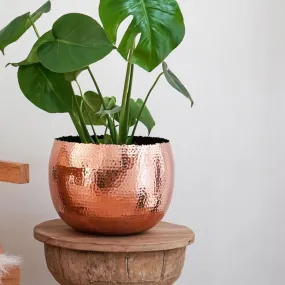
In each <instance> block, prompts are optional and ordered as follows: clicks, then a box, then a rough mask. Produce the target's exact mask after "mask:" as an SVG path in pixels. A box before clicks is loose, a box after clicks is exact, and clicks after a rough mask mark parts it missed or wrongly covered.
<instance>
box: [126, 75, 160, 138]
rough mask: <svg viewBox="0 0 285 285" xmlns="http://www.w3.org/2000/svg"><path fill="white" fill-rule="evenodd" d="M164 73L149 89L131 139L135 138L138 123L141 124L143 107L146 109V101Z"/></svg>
mask: <svg viewBox="0 0 285 285" xmlns="http://www.w3.org/2000/svg"><path fill="white" fill-rule="evenodd" d="M162 75H163V72H161V73H160V74H159V75H158V76H157V78H156V80H155V82H154V83H153V85H152V86H151V88H150V90H149V92H148V94H147V96H146V98H145V100H144V102H143V105H142V107H141V110H140V112H139V115H138V118H137V121H136V124H135V126H134V129H133V132H132V136H131V141H133V139H134V136H135V133H136V130H137V127H138V124H139V120H140V118H141V115H142V112H143V109H144V107H145V105H146V103H147V101H148V99H149V96H150V94H151V92H152V91H153V89H154V87H155V86H156V84H157V83H158V81H159V79H160V77H161V76H162Z"/></svg>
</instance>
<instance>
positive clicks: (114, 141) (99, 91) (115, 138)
mask: <svg viewBox="0 0 285 285" xmlns="http://www.w3.org/2000/svg"><path fill="white" fill-rule="evenodd" d="M87 70H88V72H89V74H90V76H91V78H92V81H93V83H94V85H95V87H96V90H97V92H98V94H99V96H100V98H101V102H102V106H103V108H104V110H105V111H106V110H107V106H106V104H105V102H104V97H103V95H102V92H101V90H100V88H99V85H98V83H97V81H96V79H95V77H94V75H93V73H92V71H91V69H90V67H89V66H88V68H87ZM107 119H108V125H109V128H110V134H111V138H112V141H113V143H115V144H116V143H117V132H116V129H115V126H114V124H113V122H112V119H111V118H110V116H108V115H107Z"/></svg>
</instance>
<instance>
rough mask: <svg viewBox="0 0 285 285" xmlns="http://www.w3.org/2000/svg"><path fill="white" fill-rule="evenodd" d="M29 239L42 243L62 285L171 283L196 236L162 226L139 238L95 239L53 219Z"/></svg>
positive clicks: (157, 284)
mask: <svg viewBox="0 0 285 285" xmlns="http://www.w3.org/2000/svg"><path fill="white" fill-rule="evenodd" d="M34 237H35V239H37V240H38V241H41V242H43V243H44V244H45V255H46V262H47V266H48V269H49V271H50V272H51V274H52V275H53V277H54V278H55V279H56V281H57V282H59V283H60V284H61V285H90V284H94V285H115V284H120V285H125V284H130V283H131V284H133V285H171V284H173V283H174V282H175V281H176V280H177V279H178V278H179V277H180V274H181V272H182V269H183V265H184V261H185V251H186V247H187V246H188V245H190V244H191V243H193V242H194V239H195V234H194V233H193V232H192V231H191V230H190V229H188V228H186V227H183V226H179V225H174V224H170V223H164V222H161V223H160V224H158V225H157V226H156V227H154V228H153V229H152V230H150V231H148V232H146V233H143V234H139V235H133V236H125V237H111V236H97V235H89V234H83V233H79V232H76V231H74V230H73V229H72V228H70V227H69V226H67V225H66V224H65V223H64V222H63V221H62V220H53V221H47V222H44V223H42V224H40V225H38V226H36V227H35V231H34Z"/></svg>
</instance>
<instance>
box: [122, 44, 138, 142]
mask: <svg viewBox="0 0 285 285" xmlns="http://www.w3.org/2000/svg"><path fill="white" fill-rule="evenodd" d="M134 45H135V43H134V44H133V46H132V48H131V50H130V53H129V58H128V65H127V71H126V78H125V86H124V91H123V99H122V111H121V115H120V128H119V143H120V144H125V143H127V139H128V134H129V117H130V99H131V93H132V85H133V76H134V65H133V64H132V63H131V62H130V59H131V56H132V54H133V51H134Z"/></svg>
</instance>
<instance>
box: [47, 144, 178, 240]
mask: <svg viewBox="0 0 285 285" xmlns="http://www.w3.org/2000/svg"><path fill="white" fill-rule="evenodd" d="M49 180H50V190H51V196H52V200H53V203H54V206H55V208H56V210H57V212H58V214H59V216H60V217H61V218H62V219H63V220H64V221H65V222H66V223H67V224H68V225H69V226H71V227H73V228H75V229H77V230H79V231H83V232H91V233H101V234H108V235H125V234H134V233H139V232H143V231H146V230H148V229H150V228H152V227H154V226H155V225H156V224H157V223H158V222H159V221H160V220H161V219H162V218H163V216H164V215H165V212H166V210H167V209H168V206H169V204H170V201H171V198H172V193H173V183H174V164H173V156H172V151H171V146H170V143H157V144H153V145H130V146H127V145H124V146H119V145H94V144H81V143H74V142H65V141H60V140H55V142H54V145H53V149H52V153H51V158H50V171H49Z"/></svg>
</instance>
